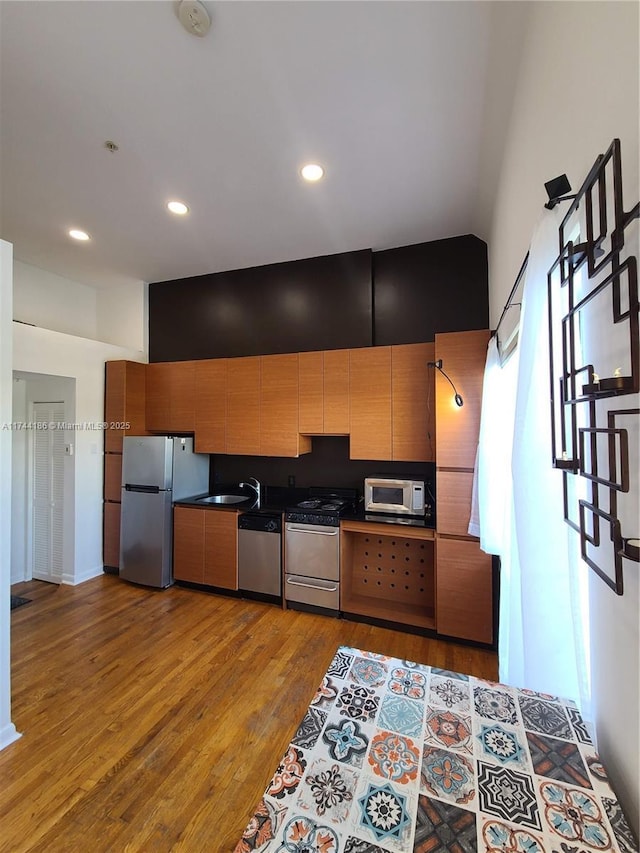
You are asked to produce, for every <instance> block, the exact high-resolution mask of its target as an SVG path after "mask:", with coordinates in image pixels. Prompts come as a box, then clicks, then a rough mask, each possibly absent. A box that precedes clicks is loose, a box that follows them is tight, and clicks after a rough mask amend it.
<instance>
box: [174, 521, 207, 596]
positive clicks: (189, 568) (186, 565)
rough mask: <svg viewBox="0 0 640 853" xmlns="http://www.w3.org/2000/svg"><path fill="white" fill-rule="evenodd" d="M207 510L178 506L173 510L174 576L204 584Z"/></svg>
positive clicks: (177, 578)
mask: <svg viewBox="0 0 640 853" xmlns="http://www.w3.org/2000/svg"><path fill="white" fill-rule="evenodd" d="M207 514H208V511H207V510H206V509H195V508H191V507H186V506H177V507H174V510H173V576H174V578H175V579H176V580H181V581H191V583H204V528H205V516H206V515H207Z"/></svg>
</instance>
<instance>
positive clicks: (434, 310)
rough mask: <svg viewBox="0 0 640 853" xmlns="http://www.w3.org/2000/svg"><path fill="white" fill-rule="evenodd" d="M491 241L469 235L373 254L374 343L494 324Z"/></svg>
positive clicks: (430, 337) (408, 340) (409, 341)
mask: <svg viewBox="0 0 640 853" xmlns="http://www.w3.org/2000/svg"><path fill="white" fill-rule="evenodd" d="M488 290H489V288H488V272H487V244H486V243H485V242H484V241H483V240H480V239H479V238H478V237H475V236H474V235H473V234H467V235H466V236H463V237H451V238H449V239H447V240H434V241H432V242H430V243H418V244H417V245H414V246H401V247H400V248H398V249H388V250H386V251H383V252H375V253H374V255H373V306H374V309H373V310H374V326H373V328H374V333H373V334H374V340H373V342H374V344H375V345H376V346H386V345H388V344H413V343H420V342H421V341H433V340H434V339H435V336H436V333H437V332H462V331H468V330H471V329H486V328H487V327H488V325H489V292H488Z"/></svg>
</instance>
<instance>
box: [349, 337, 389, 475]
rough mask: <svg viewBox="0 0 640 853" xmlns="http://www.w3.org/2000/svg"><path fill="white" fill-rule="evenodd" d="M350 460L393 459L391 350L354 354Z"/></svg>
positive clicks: (369, 349) (351, 361) (368, 349)
mask: <svg viewBox="0 0 640 853" xmlns="http://www.w3.org/2000/svg"><path fill="white" fill-rule="evenodd" d="M349 379H350V394H351V417H350V434H351V439H350V443H349V455H350V457H351V459H391V458H392V457H391V453H392V446H393V444H392V440H391V347H366V348H362V349H354V350H351V353H350V357H349Z"/></svg>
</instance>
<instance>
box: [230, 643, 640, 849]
mask: <svg viewBox="0 0 640 853" xmlns="http://www.w3.org/2000/svg"><path fill="white" fill-rule="evenodd" d="M637 850H638V847H637V843H636V841H635V839H634V838H633V835H632V833H631V830H630V829H629V826H628V824H627V822H626V820H625V818H624V816H623V814H622V811H621V809H620V806H619V804H618V801H617V800H616V797H615V794H614V793H613V791H612V790H611V788H610V787H609V783H608V781H607V776H606V773H605V771H604V769H603V767H602V764H601V762H600V761H599V759H598V756H597V755H596V753H595V751H594V749H593V746H592V743H591V740H590V738H589V734H588V731H587V729H586V726H585V724H584V722H583V720H582V718H581V716H580V713H579V711H578V709H577V707H576V706H575V704H574V703H573V702H570V701H565V700H562V699H560V698H558V697H557V696H549V695H546V694H539V693H534V692H532V691H530V690H519V689H516V688H514V687H508V686H506V685H503V684H494V683H493V682H489V681H482V680H480V679H477V678H474V677H472V676H468V675H463V674H462V673H456V672H450V671H447V670H442V669H436V668H433V667H429V666H424V665H421V664H417V663H413V662H411V661H403V660H398V659H396V658H391V657H387V656H385V655H379V654H374V653H372V652H367V651H362V650H360V649H353V648H349V647H346V646H341V647H340V648H339V649H338V651H337V652H336V655H335V657H334V659H333V661H332V662H331V665H330V666H329V669H328V670H327V673H326V675H325V676H324V678H323V680H322V683H321V684H320V686H319V687H318V690H317V692H316V695H315V696H314V697H313V700H312V701H311V704H310V705H309V708H308V710H307V712H306V714H305V716H304V718H303V720H302V722H301V723H300V725H299V726H298V729H297V730H296V732H295V733H294V735H293V738H292V740H291V742H290V744H289V746H288V748H287V750H286V752H285V754H284V756H283V757H282V760H281V762H280V764H279V765H278V767H277V768H276V770H275V772H274V774H273V776H272V777H271V780H270V781H269V783H268V784H267V787H266V789H265V793H264V796H263V798H262V800H261V801H260V803H259V805H258V807H257V809H256V811H255V814H254V815H253V817H252V818H251V820H250V821H249V824H248V825H247V828H246V830H245V831H244V833H243V835H242V838H241V839H240V841H239V842H238V844H237V846H236V848H235V851H234V853H252V851H260V853H574V851H575V853H578V851H579V853H597V851H607V853H635V851H637Z"/></svg>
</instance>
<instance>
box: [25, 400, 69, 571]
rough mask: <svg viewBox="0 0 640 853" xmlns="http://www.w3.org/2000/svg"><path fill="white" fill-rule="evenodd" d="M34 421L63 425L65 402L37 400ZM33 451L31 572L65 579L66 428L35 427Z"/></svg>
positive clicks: (33, 431)
mask: <svg viewBox="0 0 640 853" xmlns="http://www.w3.org/2000/svg"><path fill="white" fill-rule="evenodd" d="M32 420H33V422H34V426H35V425H36V424H51V423H54V424H61V423H62V422H63V421H64V403H63V402H53V403H34V404H33V419H32ZM31 434H32V436H33V439H32V440H33V450H32V477H31V499H32V509H33V511H32V524H31V530H32V551H31V552H32V575H33V577H34V578H36V579H37V580H42V581H51V582H53V583H60V582H61V581H62V570H63V560H62V554H63V551H62V548H63V518H64V457H65V452H64V450H65V448H64V436H65V433H64V430H63V429H45V428H40V429H33V430H32V431H31Z"/></svg>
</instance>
